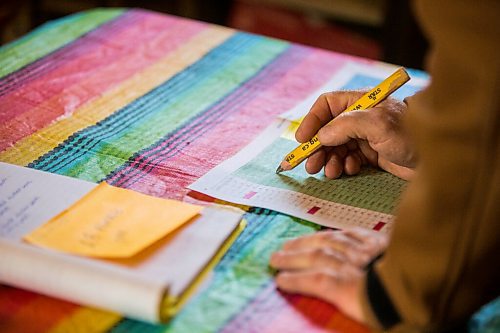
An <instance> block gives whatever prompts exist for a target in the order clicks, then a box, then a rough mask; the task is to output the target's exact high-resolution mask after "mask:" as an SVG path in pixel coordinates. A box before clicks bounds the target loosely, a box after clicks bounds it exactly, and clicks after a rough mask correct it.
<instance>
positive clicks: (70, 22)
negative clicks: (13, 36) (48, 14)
mask: <svg viewBox="0 0 500 333" xmlns="http://www.w3.org/2000/svg"><path fill="white" fill-rule="evenodd" d="M123 12H124V9H93V10H89V11H85V12H81V13H77V14H74V15H70V16H67V17H65V18H62V19H58V20H57V21H54V22H48V23H45V24H43V25H42V26H40V27H38V28H37V29H35V30H34V31H32V32H30V33H29V34H27V35H26V36H24V37H21V38H20V39H18V40H16V41H14V42H12V43H9V44H7V45H5V46H3V47H1V48H0V78H1V77H4V76H5V75H8V74H10V73H12V72H15V71H16V70H18V69H20V68H22V67H24V66H26V65H28V64H30V63H32V62H34V61H36V60H37V59H39V58H41V57H43V56H45V55H47V54H49V53H50V52H52V51H54V50H56V49H58V48H60V47H61V46H63V45H65V44H67V43H69V42H71V41H73V40H75V39H76V38H78V37H80V36H82V35H83V34H85V33H87V32H89V31H91V30H92V29H95V28H96V27H98V26H99V25H101V24H103V23H105V22H106V21H109V20H111V19H113V18H115V17H117V16H119V15H121V14H122V13H123Z"/></svg>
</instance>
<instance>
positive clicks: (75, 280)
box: [0, 162, 241, 322]
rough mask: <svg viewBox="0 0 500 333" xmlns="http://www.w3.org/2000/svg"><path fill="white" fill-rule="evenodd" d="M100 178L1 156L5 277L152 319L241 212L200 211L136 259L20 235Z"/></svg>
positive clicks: (0, 275) (1, 269)
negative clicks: (73, 251)
mask: <svg viewBox="0 0 500 333" xmlns="http://www.w3.org/2000/svg"><path fill="white" fill-rule="evenodd" d="M94 186H96V184H93V183H89V182H86V181H82V180H78V179H75V178H70V177H64V176H59V175H54V174H50V173H45V172H41V171H37V170H33V169H28V168H23V167H19V166H14V165H10V164H6V163H1V162H0V253H1V255H0V282H2V283H5V284H9V285H12V286H15V287H20V288H24V289H29V290H32V291H35V292H39V293H42V294H46V295H49V296H54V297H58V298H62V299H65V300H68V301H72V302H75V303H79V304H84V305H90V306H95V307H98V308H103V309H107V310H112V311H114V312H118V313H122V314H125V315H128V316H130V317H134V318H137V319H141V320H146V321H150V322H158V321H159V319H160V318H159V313H160V311H159V306H160V303H161V300H162V298H163V296H164V294H165V292H166V291H167V290H168V293H169V295H172V296H179V295H180V294H182V292H183V291H184V289H185V288H186V287H187V286H188V285H189V284H190V283H191V281H192V279H193V278H194V277H196V276H197V274H198V273H199V271H200V270H201V269H202V268H203V267H205V265H206V264H207V263H208V262H209V261H210V260H211V258H212V257H213V256H214V254H215V253H216V252H217V250H218V248H219V247H220V245H221V244H222V243H223V242H224V241H225V240H226V239H227V238H228V237H229V235H230V234H231V233H232V232H233V230H234V229H235V227H236V226H237V225H238V223H239V221H240V218H241V212H240V213H238V212H234V211H227V210H221V209H216V208H210V207H208V208H204V209H203V211H202V213H201V217H200V218H199V219H197V220H195V221H194V222H192V223H190V224H189V225H187V226H186V227H183V228H181V229H180V230H179V231H177V232H176V233H175V237H173V236H172V237H170V241H169V242H167V241H166V240H164V241H160V242H158V243H156V244H155V245H153V246H152V249H149V250H147V251H145V252H144V253H142V252H141V254H140V255H139V256H134V257H133V258H132V259H130V260H122V261H107V260H98V259H92V258H86V257H79V256H74V255H69V254H64V253H59V252H56V251H52V250H50V249H43V248H38V247H36V246H34V245H31V244H27V243H24V242H23V241H22V239H21V238H22V236H23V235H24V234H26V233H29V232H30V231H31V230H33V229H35V228H36V227H38V226H39V225H41V224H42V223H44V222H46V221H47V220H49V219H50V218H51V217H53V216H54V215H56V214H58V213H59V212H61V211H62V210H64V209H66V208H67V207H68V206H69V205H70V204H72V203H73V202H75V201H77V200H78V199H79V198H81V197H82V196H83V195H84V194H86V193H87V192H89V191H90V190H91V189H92V188H93V187H94Z"/></svg>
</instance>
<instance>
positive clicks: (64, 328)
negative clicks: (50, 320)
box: [49, 307, 122, 333]
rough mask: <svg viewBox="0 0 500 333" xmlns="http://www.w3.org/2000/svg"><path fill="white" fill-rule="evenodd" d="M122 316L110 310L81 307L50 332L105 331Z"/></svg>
mask: <svg viewBox="0 0 500 333" xmlns="http://www.w3.org/2000/svg"><path fill="white" fill-rule="evenodd" d="M121 318H122V317H121V316H120V315H118V314H115V313H112V312H106V311H103V310H97V309H93V308H86V307H81V308H79V309H78V310H77V311H75V312H74V313H73V314H72V315H71V316H68V317H66V318H64V319H63V320H61V321H60V322H59V323H58V324H57V325H56V326H54V327H52V328H51V329H50V330H49V332H50V333H66V332H72V333H77V332H82V333H84V332H105V331H107V330H108V329H110V328H111V327H112V326H113V325H114V324H116V323H117V322H118V321H119V320H120V319H121Z"/></svg>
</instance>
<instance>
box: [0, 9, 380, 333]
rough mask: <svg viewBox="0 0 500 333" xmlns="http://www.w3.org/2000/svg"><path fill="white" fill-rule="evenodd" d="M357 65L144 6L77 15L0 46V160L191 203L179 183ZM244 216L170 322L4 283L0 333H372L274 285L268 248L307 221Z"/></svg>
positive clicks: (306, 227)
mask: <svg viewBox="0 0 500 333" xmlns="http://www.w3.org/2000/svg"><path fill="white" fill-rule="evenodd" d="M353 61H354V62H361V63H365V64H370V62H369V61H366V60H362V59H359V58H351V57H347V56H344V55H339V54H335V53H331V52H326V51H322V50H318V49H314V48H309V47H304V46H300V45H295V44H290V43H287V42H283V41H279V40H274V39H269V38H265V37H261V36H256V35H251V34H247V33H242V32H238V31H235V30H232V29H228V28H223V27H219V26H214V25H208V24H205V23H200V22H195V21H190V20H185V19H180V18H176V17H171V16H166V15H161V14H157V13H153V12H148V11H142V10H103V9H99V10H93V11H88V12H84V13H79V14H76V15H72V16H69V17H67V18H63V19H60V20H57V21H55V22H50V23H47V24H45V25H43V26H41V27H40V28H38V29H36V30H35V31H33V32H32V33H30V34H29V35H27V36H25V37H23V38H21V39H19V40H17V41H15V42H13V43H11V44H9V45H6V46H4V47H2V48H0V161H4V162H8V163H13V164H18V165H25V166H29V167H31V168H36V169H40V170H45V171H49V172H54V173H59V174H63V175H68V176H72V177H77V178H81V179H86V180H90V181H93V182H99V181H102V180H106V181H107V182H109V183H110V184H112V185H115V186H120V187H125V188H130V189H134V190H137V191H139V192H142V193H147V194H150V195H154V196H158V197H164V198H175V199H181V200H190V201H195V200H196V199H200V198H199V197H198V198H192V197H190V196H189V195H188V190H187V189H186V186H187V185H188V184H190V183H192V182H193V181H194V180H196V179H197V178H198V177H200V176H202V175H203V174H204V173H206V172H207V171H208V170H210V169H211V168H212V167H214V166H215V165H217V164H218V163H220V162H222V161H224V160H225V159H227V158H228V157H230V156H232V155H233V154H235V153H236V152H237V151H239V150H240V149H241V148H242V147H244V146H245V145H246V144H247V143H249V142H250V141H251V140H252V139H253V138H254V137H255V136H256V135H257V134H258V133H259V132H261V131H262V130H263V129H264V128H265V127H266V126H267V125H268V124H269V123H270V122H271V121H272V120H273V119H274V118H275V117H276V116H277V115H278V114H280V113H282V112H284V111H286V110H288V109H290V108H292V107H293V106H295V105H297V104H298V103H299V102H300V101H302V100H303V99H304V98H306V96H308V95H309V94H310V93H312V92H313V91H314V90H315V89H317V88H318V87H320V86H321V85H322V84H324V83H325V82H326V81H327V80H328V79H329V78H330V77H331V76H332V75H333V74H334V73H335V72H336V71H338V70H339V69H340V68H341V67H342V66H344V65H345V64H346V63H347V62H353ZM205 199H206V198H205ZM246 218H247V220H248V222H249V224H248V227H247V229H246V230H245V231H244V233H243V234H242V235H241V236H240V237H239V239H238V240H237V242H236V243H235V244H234V246H233V247H232V248H231V250H230V251H229V252H228V253H227V254H226V256H225V257H224V258H223V259H222V261H221V262H220V263H219V264H218V265H217V266H216V268H215V270H214V273H213V275H212V277H211V278H210V280H209V281H208V283H207V284H206V286H205V288H204V289H203V290H202V291H201V292H200V293H199V294H197V295H196V296H195V297H194V298H193V299H192V300H191V301H190V302H189V303H188V304H187V306H186V307H185V308H184V310H183V311H182V312H181V313H180V314H179V315H178V316H177V317H176V318H175V319H174V320H173V321H172V322H171V323H169V324H167V325H162V326H160V325H158V326H155V325H151V324H146V323H143V322H138V321H134V320H130V319H125V318H121V317H119V316H118V315H116V314H112V313H108V312H105V311H101V310H96V309H91V308H87V307H82V306H79V305H76V304H71V303H67V302H64V301H60V300H56V299H53V298H49V297H46V296H42V295H38V294H35V293H32V292H28V291H24V290H19V289H15V288H11V287H8V286H1V285H0V331H2V332H37V331H51V332H59V331H60V332H72V331H76V332H91V331H106V330H112V331H115V332H135V331H136V332H160V331H162V332H163V331H166V332H170V331H172V332H205V331H206V332H212V331H224V332H316V331H324V330H330V331H339V332H351V333H352V332H367V329H366V328H365V327H363V326H361V325H359V324H357V323H355V322H353V321H351V320H349V319H348V318H346V317H345V316H343V315H342V314H340V313H339V312H338V311H337V310H336V309H335V308H334V307H332V306H329V305H328V304H326V303H323V302H320V301H318V300H315V299H311V298H306V297H300V296H292V295H286V294H282V293H280V292H279V291H277V290H276V288H275V285H274V282H273V275H272V272H271V270H270V269H269V267H268V259H269V255H270V253H272V252H273V251H274V250H276V249H278V248H279V247H280V245H281V244H282V242H283V241H285V240H287V239H290V238H292V237H296V236H298V235H302V234H306V233H311V232H313V231H315V230H316V229H317V227H316V226H314V225H311V224H309V223H306V222H304V221H300V220H298V219H294V218H291V217H288V216H285V215H282V214H278V213H275V212H273V211H269V210H264V209H257V208H249V209H248V212H247V214H246ZM33 274H36V272H33ZM130 301H131V302H133V301H134V300H130Z"/></svg>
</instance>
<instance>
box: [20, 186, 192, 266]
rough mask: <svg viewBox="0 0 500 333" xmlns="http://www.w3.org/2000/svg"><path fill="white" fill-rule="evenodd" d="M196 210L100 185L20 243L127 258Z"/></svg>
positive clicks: (176, 225)
mask: <svg viewBox="0 0 500 333" xmlns="http://www.w3.org/2000/svg"><path fill="white" fill-rule="evenodd" d="M201 208H202V207H200V206H196V205H191V204H188V203H184V202H179V201H173V200H166V199H160V198H155V197H151V196H148V195H144V194H140V193H137V192H134V191H131V190H126V189H121V188H118V187H113V186H110V185H108V184H106V183H101V184H99V185H98V186H97V187H95V188H94V189H93V190H92V191H90V192H89V193H88V194H87V195H85V196H84V197H83V198H82V199H80V200H79V201H78V202H76V203H75V204H74V205H72V206H71V207H69V208H68V209H67V210H65V211H64V212H62V213H60V214H59V215H57V216H55V217H54V218H52V219H51V220H50V221H48V222H47V223H45V224H43V225H42V226H40V227H39V228H37V229H35V230H34V231H32V232H31V233H29V234H28V235H26V236H24V238H23V239H24V240H25V241H27V242H30V243H32V244H35V245H38V246H41V247H47V248H51V249H55V250H59V251H63V252H68V253H73V254H78V255H82V256H90V257H100V258H128V257H131V256H133V255H135V254H137V253H138V252H140V251H141V250H143V249H145V248H146V247H148V246H149V245H151V244H153V243H154V242H156V241H158V240H159V239H161V238H163V237H164V236H165V235H167V234H168V233H170V232H172V231H174V230H175V229H177V228H178V227H180V226H181V225H183V224H184V223H186V222H187V221H189V220H190V219H192V218H193V217H195V216H196V215H197V214H198V213H199V212H200V210H201Z"/></svg>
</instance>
